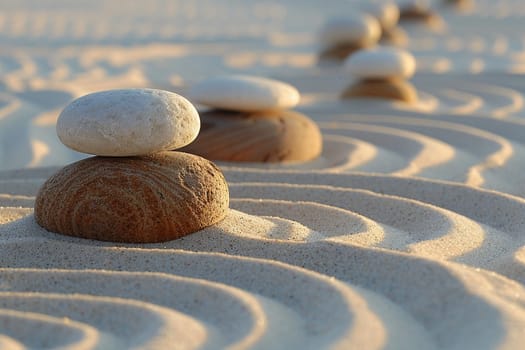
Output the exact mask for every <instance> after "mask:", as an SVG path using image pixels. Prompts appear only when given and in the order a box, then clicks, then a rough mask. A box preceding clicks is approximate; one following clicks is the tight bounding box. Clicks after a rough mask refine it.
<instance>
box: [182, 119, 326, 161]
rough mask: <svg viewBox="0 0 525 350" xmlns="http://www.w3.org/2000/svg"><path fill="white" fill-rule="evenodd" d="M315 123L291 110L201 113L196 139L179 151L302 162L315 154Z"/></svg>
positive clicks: (317, 136) (319, 147)
mask: <svg viewBox="0 0 525 350" xmlns="http://www.w3.org/2000/svg"><path fill="white" fill-rule="evenodd" d="M321 150H322V136H321V132H320V130H319V128H318V127H317V125H316V124H315V123H314V122H313V121H312V120H311V119H309V118H308V117H306V116H304V115H302V114H300V113H297V112H294V111H271V112H255V113H247V112H229V111H220V110H212V111H209V112H205V113H201V131H200V133H199V136H198V137H197V139H196V140H195V141H194V142H193V143H191V144H189V145H188V146H186V147H184V148H182V149H181V151H184V152H189V153H194V154H198V155H200V156H202V157H205V158H207V159H211V160H221V161H230V162H290V161H294V162H304V161H309V160H312V159H314V158H316V157H318V156H319V155H320V153H321Z"/></svg>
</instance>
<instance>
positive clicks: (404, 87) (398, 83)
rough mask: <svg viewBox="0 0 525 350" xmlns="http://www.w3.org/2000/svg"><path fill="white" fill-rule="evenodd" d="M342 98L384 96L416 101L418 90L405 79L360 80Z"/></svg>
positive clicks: (383, 97)
mask: <svg viewBox="0 0 525 350" xmlns="http://www.w3.org/2000/svg"><path fill="white" fill-rule="evenodd" d="M341 98H343V99H347V98H382V99H391V100H399V101H403V102H406V103H415V102H416V101H417V91H416V89H415V88H414V86H413V85H412V84H410V83H409V82H407V81H404V80H393V79H392V80H360V81H358V82H357V83H355V84H354V85H351V86H350V87H348V88H347V89H346V90H345V91H344V92H343V93H342V95H341Z"/></svg>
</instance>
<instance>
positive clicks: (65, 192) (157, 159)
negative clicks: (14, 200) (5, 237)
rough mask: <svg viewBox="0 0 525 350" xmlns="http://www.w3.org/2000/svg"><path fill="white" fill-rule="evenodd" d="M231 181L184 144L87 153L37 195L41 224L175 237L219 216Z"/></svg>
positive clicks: (119, 236) (116, 236) (104, 237)
mask: <svg viewBox="0 0 525 350" xmlns="http://www.w3.org/2000/svg"><path fill="white" fill-rule="evenodd" d="M228 204H229V193H228V185H227V183H226V180H225V179H224V176H223V175H222V173H221V171H220V170H219V169H218V168H217V167H216V166H215V165H214V164H213V163H211V162H210V161H208V160H206V159H203V158H201V157H197V156H194V155H191V154H186V153H182V152H163V153H158V154H155V155H151V156H144V157H126V158H124V157H120V158H110V157H92V158H87V159H84V160H81V161H79V162H76V163H73V164H70V165H68V166H66V167H64V168H63V169H61V170H60V171H58V172H57V173H56V174H54V175H53V176H51V177H50V178H49V179H48V180H47V181H46V182H45V183H44V185H43V186H42V187H41V189H40V191H39V193H38V195H37V197H36V201H35V218H36V221H37V223H38V224H39V225H40V226H42V227H44V228H45V229H47V230H49V231H52V232H57V233H61V234H64V235H68V236H75V237H81V238H88V239H96V240H101V241H112V242H126V243H153V242H164V241H168V240H173V239H176V238H179V237H182V236H185V235H188V234H190V233H193V232H196V231H198V230H201V229H203V228H205V227H207V226H210V225H213V224H215V223H217V222H219V221H220V220H222V219H223V218H224V217H225V215H226V213H227V210H228Z"/></svg>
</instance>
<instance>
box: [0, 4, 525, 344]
mask: <svg viewBox="0 0 525 350" xmlns="http://www.w3.org/2000/svg"><path fill="white" fill-rule="evenodd" d="M363 1H365V0H363ZM358 2H359V1H357V0H356V1H353V2H347V1H342V0H341V1H338V0H330V4H329V5H330V6H328V5H326V6H323V8H322V10H320V9H319V7H318V6H319V2H318V1H313V0H311V1H310V0H308V1H306V0H302V1H298V0H297V1H296V0H288V1H284V2H275V3H269V2H263V1H260V2H246V1H242V0H222V1H215V0H199V1H196V2H188V1H172V0H156V1H153V2H148V3H147V4H146V3H144V4H140V5H135V6H122V2H118V1H116V2H110V3H108V4H106V5H104V4H103V2H101V1H100V2H99V1H90V2H68V1H60V0H43V1H40V2H38V4H35V3H33V2H30V1H18V2H16V3H15V2H11V1H7V0H5V1H2V0H0V5H2V8H3V12H2V14H0V43H2V44H3V46H2V48H1V49H0V74H1V76H0V78H1V82H2V84H1V85H0V325H1V327H0V348H9V349H17V348H20V349H23V348H43V347H49V348H57V347H64V348H71V349H91V348H100V349H107V348H150V349H157V348H166V347H168V346H169V347H173V346H174V345H173V344H176V345H177V347H180V348H213V349H215V348H225V347H230V348H236V349H245V348H259V349H268V348H272V349H273V348H277V349H278V348H282V349H291V348H311V349H319V348H341V349H347V348H366V349H520V348H521V347H522V344H524V342H525V339H524V338H525V333H524V332H523V329H525V299H524V298H525V288H524V284H525V272H524V271H525V236H524V232H525V215H524V213H525V199H524V198H525V186H524V185H523V184H524V183H525V175H524V172H523V170H522V169H523V168H525V139H524V137H523V135H524V134H525V122H524V121H523V117H524V115H525V114H524V112H523V111H524V95H525V83H524V82H523V77H522V76H521V75H520V74H521V73H523V72H525V47H524V41H523V38H522V37H523V34H522V31H523V28H522V26H523V18H524V16H525V11H524V9H523V4H522V1H521V0H505V1H498V2H495V1H491V0H477V1H476V2H475V3H476V4H475V5H476V6H475V7H474V8H473V9H472V10H471V11H470V12H466V13H462V14H457V13H453V12H451V11H452V10H451V9H443V8H440V11H441V14H442V15H443V18H444V19H445V22H446V23H447V27H446V28H444V30H443V31H442V32H435V31H433V30H432V29H421V28H418V27H414V26H410V27H406V28H405V29H406V30H407V33H408V36H409V38H410V40H409V43H408V44H407V49H409V50H411V51H412V52H414V54H415V56H416V57H417V60H418V67H419V68H418V73H417V74H416V76H415V77H414V79H413V80H412V83H413V84H414V86H415V87H416V88H417V90H418V92H419V94H420V100H419V102H418V103H417V104H416V105H413V106H407V105H404V104H401V103H392V102H386V101H378V100H366V99H362V100H350V101H341V100H339V99H338V96H339V95H340V93H341V92H342V91H343V89H344V88H346V87H347V86H349V85H350V84H351V83H352V79H351V77H349V76H348V75H347V74H345V73H344V72H343V71H342V70H341V67H337V66H334V67H323V68H321V67H317V66H316V53H317V51H316V49H317V43H316V42H315V38H316V36H315V30H316V28H318V27H319V26H320V24H321V22H322V20H323V18H326V17H330V16H334V15H336V14H337V13H341V11H342V9H345V10H346V9H347V8H348V7H349V6H352V3H353V4H357V3H358ZM435 3H439V1H437V0H436V1H435ZM226 5H227V6H226ZM298 8H300V9H301V10H300V11H299V10H298ZM120 12H123V14H122V13H120ZM117 13H120V14H122V16H121V18H122V19H121V20H120V21H114V20H113V18H115V14H117ZM202 23H206V25H205V26H204V25H202ZM95 24H96V25H95ZM153 24H154V25H153ZM239 28H242V30H241V29H239ZM225 72H226V73H244V74H254V73H256V74H262V75H266V76H269V77H274V78H278V79H282V80H285V81H288V82H290V83H292V84H294V85H296V86H297V87H298V88H299V90H300V91H301V93H302V95H303V99H302V102H301V104H300V106H299V107H298V108H297V109H298V110H299V111H300V112H301V113H304V114H306V115H308V116H310V117H311V118H312V119H314V120H315V121H316V122H318V123H319V125H320V127H321V130H322V132H323V136H324V150H323V153H322V155H321V157H320V158H318V159H316V160H314V161H311V162H307V163H304V164H286V165H282V164H281V165H279V164H270V165H268V164H266V165H261V164H231V163H219V165H220V166H221V168H222V169H223V171H224V173H225V175H226V178H227V180H228V182H229V184H230V192H231V210H230V212H229V214H228V216H227V218H226V219H225V220H224V221H223V222H221V223H220V224H217V225H215V226H212V227H209V228H207V229H205V230H202V231H200V232H198V233H196V234H194V235H191V236H188V237H185V238H183V239H180V240H176V241H170V242H166V243H163V244H152V245H123V244H112V243H103V242H95V241H89V240H82V239H75V238H70V237H66V236H61V235H57V234H54V233H50V232H47V231H45V230H44V229H42V228H40V227H38V226H37V225H36V223H35V221H34V217H33V214H32V207H33V203H34V199H35V194H36V192H37V191H38V188H39V186H40V185H41V184H42V183H43V182H44V181H45V179H47V178H48V177H49V176H50V175H51V174H52V173H54V172H55V171H56V170H57V169H58V167H57V166H62V165H64V164H67V163H69V162H72V161H74V160H77V159H80V158H82V157H84V156H83V155H81V154H78V153H75V152H73V151H69V150H67V149H66V148H65V147H64V146H62V145H61V144H60V143H59V141H58V139H57V137H56V135H55V132H54V126H55V121H56V117H57V115H58V112H59V111H60V109H61V108H62V107H63V106H64V105H65V104H66V103H67V102H68V101H69V100H70V99H72V98H74V97H77V96H79V95H82V94H84V93H87V92H91V91H96V90H101V89H107V88H121V87H145V86H147V87H156V88H164V89H168V90H172V91H176V92H181V93H184V91H186V90H187V88H188V86H190V85H191V84H192V83H193V82H195V81H197V80H199V79H200V78H203V77H207V76H209V75H213V74H218V73H221V74H223V73H225Z"/></svg>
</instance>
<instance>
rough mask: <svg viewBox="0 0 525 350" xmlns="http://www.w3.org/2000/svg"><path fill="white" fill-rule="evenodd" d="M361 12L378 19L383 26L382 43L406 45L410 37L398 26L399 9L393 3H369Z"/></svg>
mask: <svg viewBox="0 0 525 350" xmlns="http://www.w3.org/2000/svg"><path fill="white" fill-rule="evenodd" d="M361 10H362V11H363V12H364V13H366V14H368V15H370V16H372V17H374V18H375V19H377V21H378V22H379V25H380V26H381V38H380V42H381V43H384V44H392V45H406V44H407V43H408V37H407V34H406V33H405V31H404V30H403V29H402V28H400V27H399V26H398V25H397V24H398V22H399V7H398V6H397V5H396V4H395V3H393V2H367V3H366V4H364V5H363V6H362V7H361Z"/></svg>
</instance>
